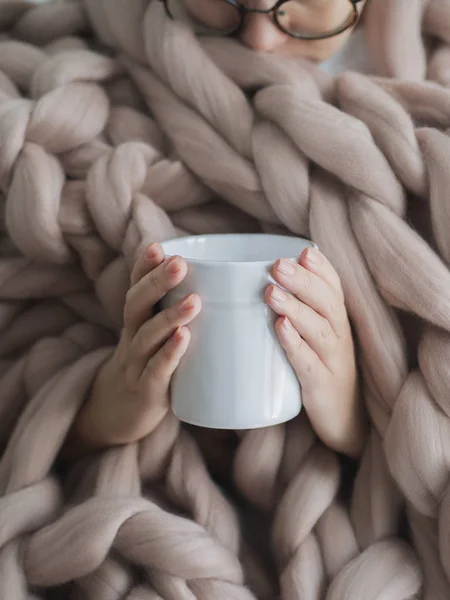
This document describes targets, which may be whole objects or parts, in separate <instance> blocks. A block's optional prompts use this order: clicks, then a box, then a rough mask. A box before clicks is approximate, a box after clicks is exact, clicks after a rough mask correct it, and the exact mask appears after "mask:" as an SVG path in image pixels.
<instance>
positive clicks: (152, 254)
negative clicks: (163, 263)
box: [147, 244, 158, 258]
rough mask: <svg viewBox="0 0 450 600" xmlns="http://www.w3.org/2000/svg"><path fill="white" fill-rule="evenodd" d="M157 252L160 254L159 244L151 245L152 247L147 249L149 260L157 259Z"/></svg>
mask: <svg viewBox="0 0 450 600" xmlns="http://www.w3.org/2000/svg"><path fill="white" fill-rule="evenodd" d="M157 252H158V244H150V246H149V247H148V248H147V256H148V258H155V256H156V254H157Z"/></svg>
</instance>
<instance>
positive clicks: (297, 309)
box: [293, 300, 305, 321]
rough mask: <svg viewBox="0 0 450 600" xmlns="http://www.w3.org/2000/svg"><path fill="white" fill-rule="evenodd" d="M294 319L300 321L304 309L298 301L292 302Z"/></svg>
mask: <svg viewBox="0 0 450 600" xmlns="http://www.w3.org/2000/svg"><path fill="white" fill-rule="evenodd" d="M293 311H294V317H295V319H296V320H297V321H301V319H302V317H303V314H304V312H305V307H304V305H303V303H302V302H300V301H299V300H294V308H293Z"/></svg>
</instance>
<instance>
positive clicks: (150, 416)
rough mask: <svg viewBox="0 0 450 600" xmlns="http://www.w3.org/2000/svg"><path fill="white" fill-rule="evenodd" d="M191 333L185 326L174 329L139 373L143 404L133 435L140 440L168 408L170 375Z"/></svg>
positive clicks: (182, 353)
mask: <svg viewBox="0 0 450 600" xmlns="http://www.w3.org/2000/svg"><path fill="white" fill-rule="evenodd" d="M189 340H190V334H189V330H188V329H187V328H186V327H182V328H180V329H177V331H176V332H175V333H174V334H173V335H172V336H171V338H170V339H169V340H168V341H167V342H166V343H165V344H164V346H163V347H162V348H161V350H160V351H159V352H158V353H157V354H156V355H155V356H154V357H152V359H151V360H150V361H149V363H148V365H147V367H146V369H145V371H144V372H143V373H142V377H141V380H140V382H139V385H140V386H142V388H143V390H144V393H143V394H142V396H143V397H144V398H146V402H147V403H148V404H146V405H145V406H143V407H142V410H141V411H139V422H138V423H136V422H134V423H133V435H134V438H135V439H136V440H139V439H142V438H143V437H145V436H146V435H148V434H149V433H151V432H152V431H154V430H155V429H156V427H157V426H158V425H159V423H160V422H161V421H162V420H163V418H164V417H165V416H166V414H167V412H168V410H169V408H170V400H169V386H170V381H171V378H172V375H173V373H174V371H175V369H176V368H177V366H178V365H179V363H180V360H181V358H182V357H183V355H184V353H185V352H186V350H187V348H188V346H189Z"/></svg>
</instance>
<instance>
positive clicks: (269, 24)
mask: <svg viewBox="0 0 450 600" xmlns="http://www.w3.org/2000/svg"><path fill="white" fill-rule="evenodd" d="M260 4H261V6H259V5H260ZM263 4H265V1H263V2H258V7H257V8H264V9H265V8H266V6H263ZM252 7H253V6H252ZM254 8H256V6H255V7H254ZM240 38H241V41H242V42H243V43H244V44H245V45H246V46H248V47H249V48H253V49H254V50H259V51H262V52H271V51H274V50H277V49H279V48H280V46H283V45H284V44H285V43H286V42H287V41H288V40H289V39H290V38H289V36H288V35H287V34H286V33H284V32H283V31H281V29H279V28H278V27H277V26H276V25H275V23H274V22H273V16H272V15H271V14H265V15H262V14H257V13H247V14H246V15H245V17H244V23H243V27H242V30H241V33H240Z"/></svg>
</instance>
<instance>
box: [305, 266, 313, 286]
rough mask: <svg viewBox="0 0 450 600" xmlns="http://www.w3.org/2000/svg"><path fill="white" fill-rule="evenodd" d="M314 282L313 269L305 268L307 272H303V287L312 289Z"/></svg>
mask: <svg viewBox="0 0 450 600" xmlns="http://www.w3.org/2000/svg"><path fill="white" fill-rule="evenodd" d="M313 282H314V277H313V274H312V273H311V271H307V270H305V272H304V274H303V287H304V288H305V289H310V288H311V287H312V285H313Z"/></svg>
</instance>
